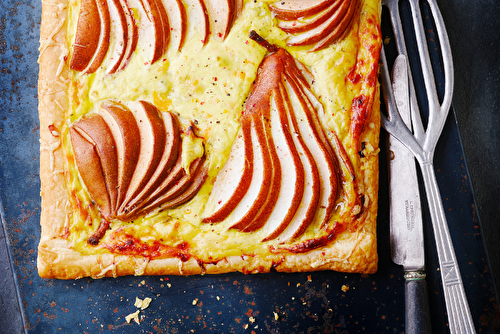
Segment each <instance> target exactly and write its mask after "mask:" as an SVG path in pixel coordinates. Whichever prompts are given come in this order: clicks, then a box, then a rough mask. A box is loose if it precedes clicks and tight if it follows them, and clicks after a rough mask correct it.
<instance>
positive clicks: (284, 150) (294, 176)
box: [263, 90, 304, 240]
mask: <svg viewBox="0 0 500 334" xmlns="http://www.w3.org/2000/svg"><path fill="white" fill-rule="evenodd" d="M270 116H271V129H272V136H273V141H274V146H275V148H276V152H277V154H278V157H279V161H280V165H281V169H282V171H281V184H280V187H281V188H280V190H279V193H278V194H276V196H277V201H276V204H275V205H274V208H273V211H272V212H271V214H270V215H269V218H268V219H267V222H266V224H265V225H264V227H263V230H264V232H265V234H266V235H267V236H266V237H265V238H264V240H270V239H274V238H276V237H277V236H278V235H280V234H281V232H283V230H284V229H285V228H286V227H287V226H288V224H289V223H290V222H291V220H292V219H293V217H294V216H295V213H296V211H297V209H298V207H299V205H300V202H301V200H302V196H303V194H304V167H303V166H302V162H301V161H300V157H299V154H298V151H297V149H296V148H295V145H294V141H293V138H292V135H291V133H290V131H289V129H290V125H289V124H288V118H287V115H286V110H285V106H284V101H283V99H282V96H281V92H280V91H279V90H275V93H274V96H273V98H271V115H270Z"/></svg>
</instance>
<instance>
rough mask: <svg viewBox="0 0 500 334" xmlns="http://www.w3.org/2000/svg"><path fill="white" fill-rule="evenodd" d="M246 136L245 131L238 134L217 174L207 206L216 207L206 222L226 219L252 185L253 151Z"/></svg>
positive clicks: (205, 219) (206, 218)
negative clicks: (245, 138)
mask: <svg viewBox="0 0 500 334" xmlns="http://www.w3.org/2000/svg"><path fill="white" fill-rule="evenodd" d="M245 129H247V128H246V127H245ZM250 135H251V134H250V133H248V134H246V136H250ZM244 136H245V134H243V133H239V134H238V136H237V137H236V139H235V141H234V143H233V146H232V147H231V152H230V153H229V158H228V160H227V163H226V164H224V167H223V168H222V169H221V171H220V172H219V174H217V178H216V180H215V184H214V187H213V189H212V193H211V195H210V198H209V202H208V203H207V207H209V208H212V207H213V208H214V209H213V210H212V212H211V213H210V214H208V215H207V216H206V217H205V218H204V222H206V223H218V222H221V221H223V220H224V219H226V218H227V217H228V216H229V214H230V213H231V212H232V211H233V210H234V208H235V207H236V205H237V204H238V202H239V201H240V200H241V198H242V197H243V196H244V195H245V193H246V191H247V190H248V187H249V186H250V181H251V179H252V171H253V168H252V167H253V163H251V161H252V160H253V151H252V147H251V146H249V145H248V144H249V141H248V140H247V141H245V140H244Z"/></svg>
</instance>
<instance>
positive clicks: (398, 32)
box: [384, 0, 425, 145]
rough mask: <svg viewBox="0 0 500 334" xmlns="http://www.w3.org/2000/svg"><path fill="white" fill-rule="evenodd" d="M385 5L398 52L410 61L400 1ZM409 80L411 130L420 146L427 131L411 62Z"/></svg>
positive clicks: (386, 1)
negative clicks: (420, 110) (418, 101)
mask: <svg viewBox="0 0 500 334" xmlns="http://www.w3.org/2000/svg"><path fill="white" fill-rule="evenodd" d="M384 4H385V6H386V7H387V8H388V9H389V14H390V19H391V23H392V29H393V31H394V36H395V39H396V48H397V51H398V53H399V54H403V55H405V56H406V59H409V57H408V52H407V49H406V42H405V37H404V31H403V24H402V22H401V16H400V11H399V0H385V1H384ZM408 78H409V84H410V110H411V123H412V124H411V128H410V130H411V131H412V132H413V134H414V135H415V138H416V140H417V141H418V142H419V144H420V145H422V144H423V142H424V140H425V129H424V126H423V124H422V118H421V116H420V112H419V107H418V103H417V94H416V91H415V85H414V83H413V75H412V72H411V70H410V63H409V62H408Z"/></svg>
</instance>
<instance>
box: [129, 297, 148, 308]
mask: <svg viewBox="0 0 500 334" xmlns="http://www.w3.org/2000/svg"><path fill="white" fill-rule="evenodd" d="M151 301H153V299H151V298H149V297H146V298H144V300H141V299H140V298H138V297H135V303H134V306H135V307H137V308H140V309H141V310H144V309H147V308H148V307H149V304H151Z"/></svg>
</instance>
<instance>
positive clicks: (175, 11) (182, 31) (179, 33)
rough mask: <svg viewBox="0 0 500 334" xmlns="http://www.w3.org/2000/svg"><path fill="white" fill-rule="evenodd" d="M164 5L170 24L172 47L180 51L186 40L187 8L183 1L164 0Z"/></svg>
mask: <svg viewBox="0 0 500 334" xmlns="http://www.w3.org/2000/svg"><path fill="white" fill-rule="evenodd" d="M163 4H164V6H165V9H166V11H167V15H168V22H169V24H170V46H171V47H172V48H174V50H177V51H179V50H180V49H181V48H182V46H183V45H184V41H185V39H186V29H187V14H186V8H185V7H184V4H183V3H182V1H181V0H163Z"/></svg>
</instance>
